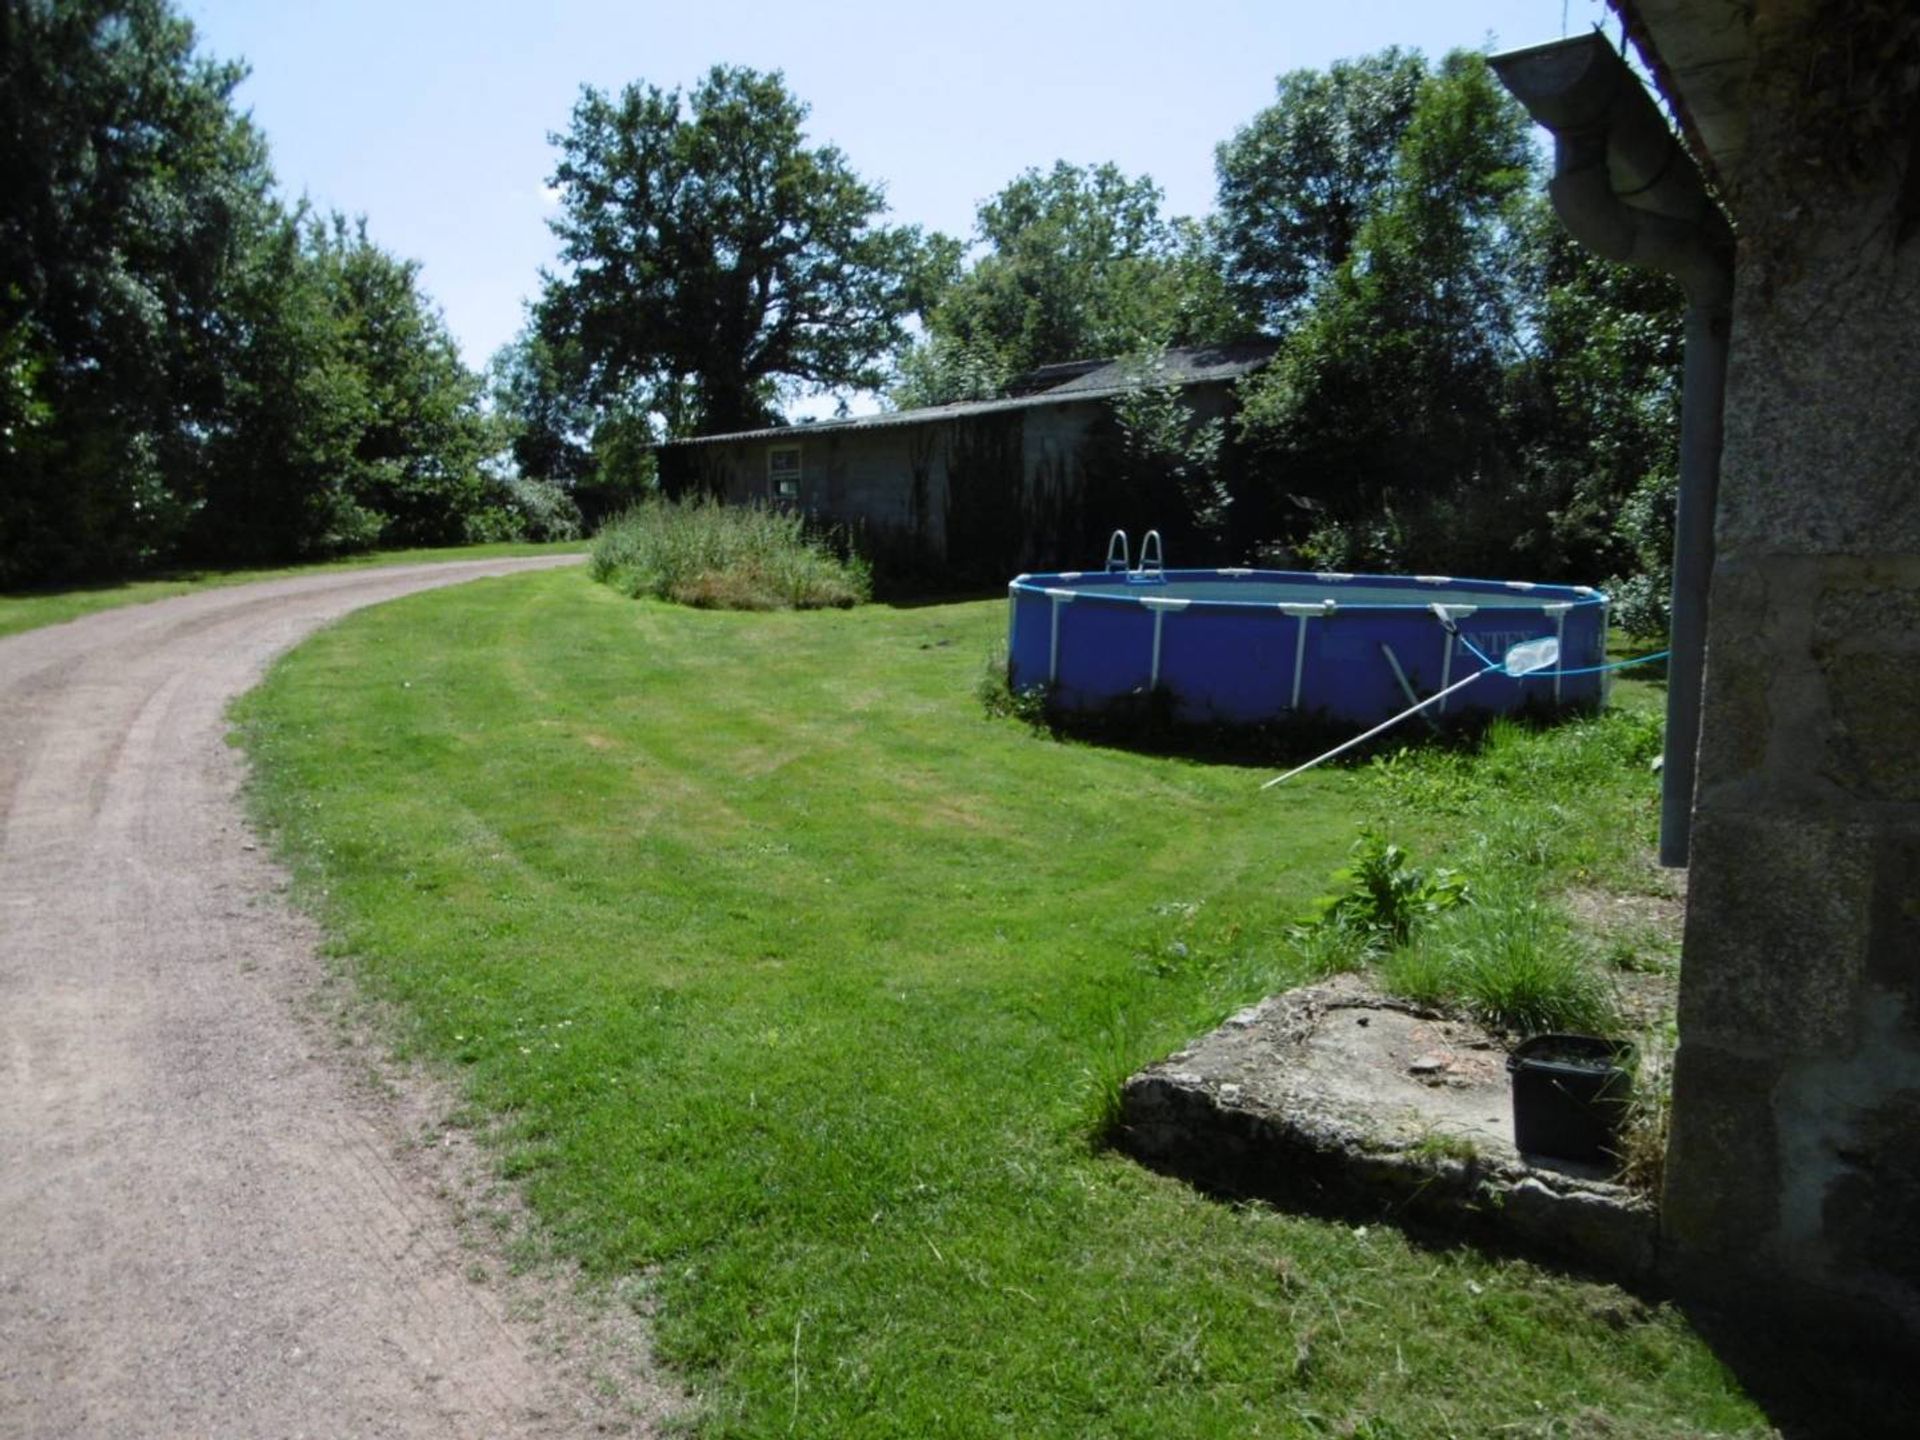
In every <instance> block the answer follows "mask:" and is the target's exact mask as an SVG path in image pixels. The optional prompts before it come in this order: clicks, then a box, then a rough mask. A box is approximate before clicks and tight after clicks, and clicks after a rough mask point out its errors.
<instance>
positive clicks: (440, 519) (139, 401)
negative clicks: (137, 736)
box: [0, 0, 485, 585]
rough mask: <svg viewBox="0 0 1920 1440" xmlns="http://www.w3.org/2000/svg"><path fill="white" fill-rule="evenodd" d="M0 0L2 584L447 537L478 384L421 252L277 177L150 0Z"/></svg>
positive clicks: (470, 498) (213, 74)
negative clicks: (334, 213)
mask: <svg viewBox="0 0 1920 1440" xmlns="http://www.w3.org/2000/svg"><path fill="white" fill-rule="evenodd" d="M0 25H4V45H0V193H4V194H5V195H6V196H7V202H6V203H7V221H6V223H5V224H4V225H0V473H4V475H5V484H4V485H3V486H0V585H20V584H26V583H46V582H49V581H52V580H55V579H60V578H73V577H79V576H93V577H104V576H114V575H122V574H127V573H130V572H133V571H137V570H141V569H150V568H153V567H155V566H159V565H163V564H167V563H172V562H176V561H178V560H181V559H193V560H197V561H202V562H211V563H235V562H261V561H268V560H281V559H291V558H296V557H301V556H312V555H321V554H327V553H332V552H337V551H343V550H351V549H356V548H364V547H366V546H368V545H371V544H374V543H376V542H377V541H379V540H381V539H383V538H384V539H386V540H388V541H408V540H435V541H446V540H454V539H458V538H459V537H460V536H461V535H462V534H463V533H464V532H465V528H466V527H465V521H466V517H467V515H468V513H469V512H470V511H472V510H473V509H475V508H476V507H479V506H481V505H483V504H484V503H485V500H484V486H483V485H482V483H481V481H480V478H479V475H478V472H477V461H478V459H479V456H480V455H481V453H482V452H483V450H484V448H485V446H484V439H483V436H484V427H483V426H482V425H481V422H480V420H479V416H478V413H477V408H476V406H475V403H474V402H475V391H474V384H473V381H472V379H471V377H470V376H468V375H467V374H466V372H465V371H464V370H463V369H462V367H461V366H460V363H459V361H458V359H457V357H456V356H455V354H454V351H453V347H452V344H451V341H450V340H448V338H447V336H446V332H445V328H444V326H443V325H442V324H441V322H440V320H439V318H438V316H437V315H436V314H435V313H434V312H433V311H432V309H431V307H430V306H429V305H428V304H427V302H426V300H425V298H424V297H423V296H421V295H420V294H419V293H418V291H417V289H416V287H415V285H414V273H415V271H414V267H413V266H411V265H410V264H406V263H404V262H401V261H397V260H395V259H393V258H392V257H390V256H388V255H386V254H385V253H384V252H381V251H380V250H379V249H378V248H377V247H375V246H373V245H372V244H371V243H370V242H368V240H367V239H366V236H365V234H364V232H363V231H353V230H350V229H349V228H348V227H347V226H346V225H345V224H344V222H342V221H340V220H339V219H338V218H334V219H332V220H331V221H328V222H318V221H310V220H309V219H308V217H307V216H306V215H305V213H304V210H300V209H295V210H289V209H288V208H287V207H286V206H284V205H283V204H282V203H281V202H280V201H279V200H278V199H277V198H276V197H275V195H274V193H273V177H272V174H271V171H270V170H269V168H268V164H267V154H266V147H265V145H264V143H263V141H262V140H261V138H260V136H259V134H258V133H257V132H256V131H255V130H254V129H253V127H252V125H251V123H250V122H249V121H248V120H247V119H246V117H245V116H243V115H241V114H239V113H238V112H237V111H236V110H235V109H234V108H233V104H232V93H233V89H234V87H235V86H236V85H237V84H238V83H239V81H240V78H241V76H242V75H243V74H244V70H243V69H242V67H240V66H237V65H231V64H220V63H216V62H213V61H210V60H207V59H205V58H204V57H202V56H200V55H199V54H197V53H196V51H195V45H194V34H193V28H192V26H191V25H190V24H188V22H187V21H186V20H184V19H182V18H181V17H180V16H178V15H177V14H175V13H174V11H173V10H172V9H171V7H170V6H169V5H167V4H166V3H164V0H48V3H39V4H9V5H8V6H6V8H5V10H4V16H3V18H0Z"/></svg>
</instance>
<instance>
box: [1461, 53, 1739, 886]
mask: <svg viewBox="0 0 1920 1440" xmlns="http://www.w3.org/2000/svg"><path fill="white" fill-rule="evenodd" d="M1490 63H1491V64H1492V66H1493V68H1494V71H1495V73H1496V74H1498V75H1499V77H1500V80H1501V83H1503V84H1504V85H1505V86H1506V87H1507V89H1508V90H1510V91H1511V92H1512V93H1513V95H1514V98H1515V99H1517V100H1519V101H1520V103H1521V104H1522V105H1524V106H1526V108H1527V111H1528V113H1529V114H1531V115H1532V116H1533V118H1534V120H1536V121H1537V122H1538V123H1539V124H1541V125H1543V126H1545V127H1546V129H1547V130H1548V131H1550V132H1551V133H1552V135H1553V138H1554V174H1553V179H1552V180H1551V181H1549V182H1548V186H1547V192H1548V194H1549V195H1550V196H1551V198H1552V200H1553V207H1554V210H1555V212H1556V213H1558V215H1559V216H1560V220H1561V223H1562V224H1564V225H1565V226H1566V227H1567V231H1568V233H1570V234H1571V235H1572V236H1573V237H1574V239H1576V240H1578V241H1579V242H1580V243H1581V244H1582V245H1584V246H1586V247H1587V248H1588V249H1589V250H1592V251H1593V252H1594V253H1596V254H1598V255H1600V256H1602V257H1604V258H1606V259H1609V260H1614V261H1619V262H1622V263H1625V264H1629V265H1637V266H1641V267H1644V268H1647V269H1652V270H1658V271H1661V272H1664V273H1666V274H1669V275H1672V276H1673V277H1674V278H1676V279H1677V280H1678V281H1679V282H1680V284H1681V287H1682V288H1683V289H1684V291H1685V292H1686V296H1687V317H1686V360H1685V366H1684V372H1683V378H1682V389H1681V401H1680V477H1679V497H1678V500H1677V504H1676V509H1675V515H1674V538H1673V547H1674V555H1673V618H1672V622H1671V637H1670V645H1671V649H1672V658H1671V659H1670V660H1669V662H1668V665H1667V743H1666V762H1665V767H1664V769H1663V771H1662V774H1661V793H1660V863H1661V864H1663V865H1672V866H1679V865H1685V864H1686V863H1687V854H1688V850H1689V840H1690V832H1691V830H1692V823H1693V790H1694V776H1695V772H1696V768H1697V766H1696V761H1697V758H1698V754H1699V746H1700V706H1701V695H1702V691H1703V688H1704V680H1705V675H1706V650H1707V605H1708V590H1709V587H1710V584H1711V580H1712V575H1713V518H1714V507H1715V501H1716V498H1717V494H1718V490H1719V481H1720V448H1721V437H1722V432H1723V419H1722V412H1723V407H1724V402H1725V397H1726V381H1727V341H1728V331H1729V327H1730V323H1731V316H1732V301H1733V234H1732V231H1731V229H1730V228H1729V226H1728V225H1727V221H1726V217H1725V216H1724V215H1723V214H1722V213H1721V212H1720V209H1719V207H1718V206H1717V205H1716V204H1715V203H1714V201H1713V199H1712V197H1711V196H1709V195H1708V194H1707V191H1706V187H1705V185H1704V184H1703V183H1702V182H1701V180H1700V175H1699V171H1698V170H1697V169H1696V168H1695V166H1694V164H1693V161H1692V159H1691V158H1690V157H1689V156H1688V155H1687V154H1686V152H1685V151H1684V150H1682V149H1681V147H1680V143H1679V141H1678V140H1677V139H1676V138H1675V137H1674V135H1673V132H1672V130H1671V129H1670V128H1669V127H1668V125H1667V122H1666V118H1665V117H1664V116H1663V115H1661V113H1660V111H1659V108H1658V107H1657V106H1656V105H1655V104H1654V103H1653V100H1652V98H1651V97H1650V96H1648V94H1647V93H1646V90H1645V89H1644V88H1643V87H1642V86H1641V84H1640V82H1639V80H1638V79H1637V78H1636V77H1635V76H1634V74H1633V72H1632V71H1631V70H1630V69H1628V68H1627V65H1626V62H1625V61H1624V60H1622V59H1621V58H1620V56H1619V55H1617V54H1616V53H1615V52H1614V50H1613V47H1612V46H1611V45H1609V44H1608V43H1607V42H1606V40H1605V39H1604V38H1602V37H1601V36H1599V35H1597V34H1595V35H1583V36H1580V37H1577V38H1575V39H1572V40H1562V41H1556V42H1555V43H1553V44H1550V45H1538V46H1534V47H1532V48H1530V49H1526V50H1515V51H1511V52H1509V53H1508V54H1505V55H1497V56H1494V57H1493V59H1492V60H1491V62H1490Z"/></svg>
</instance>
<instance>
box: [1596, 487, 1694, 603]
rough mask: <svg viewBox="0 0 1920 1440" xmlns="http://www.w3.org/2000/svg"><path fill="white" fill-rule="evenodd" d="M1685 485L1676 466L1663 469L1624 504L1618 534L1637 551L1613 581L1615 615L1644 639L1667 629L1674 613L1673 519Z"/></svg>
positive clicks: (1621, 540)
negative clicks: (1622, 573) (1676, 473)
mask: <svg viewBox="0 0 1920 1440" xmlns="http://www.w3.org/2000/svg"><path fill="white" fill-rule="evenodd" d="M1678 498H1679V485H1678V482H1677V481H1676V480H1675V478H1674V474H1673V472H1672V471H1670V470H1657V471H1655V472H1653V473H1652V474H1650V475H1648V476H1646V477H1645V478H1644V479H1642V480H1641V482H1640V483H1639V484H1638V485H1636V486H1634V488H1633V490H1632V492H1631V493H1629V494H1628V496H1627V498H1626V501H1625V503H1624V504H1622V505H1621V507H1620V517H1619V519H1618V521H1617V522H1616V523H1615V525H1614V536H1615V538H1616V539H1618V540H1619V541H1620V542H1621V543H1622V544H1623V545H1624V546H1626V547H1627V549H1629V550H1630V551H1631V552H1632V555H1633V564H1632V566H1631V567H1630V569H1629V570H1628V572H1627V573H1626V574H1625V575H1617V576H1615V577H1614V578H1613V579H1612V580H1611V581H1610V582H1608V586H1607V589H1608V592H1609V593H1610V594H1611V595H1612V597H1613V617H1614V620H1615V621H1616V622H1617V623H1618V624H1619V626H1620V628H1621V629H1622V630H1625V631H1626V632H1627V634H1629V635H1631V636H1633V637H1634V638H1635V639H1638V640H1657V639H1659V638H1661V637H1663V636H1664V635H1665V634H1666V633H1667V626H1668V625H1669V624H1670V623H1671V621H1672V615H1673V522H1674V507H1675V505H1676V504H1677V503H1678Z"/></svg>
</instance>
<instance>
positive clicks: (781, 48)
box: [180, 0, 1611, 366]
mask: <svg viewBox="0 0 1920 1440" xmlns="http://www.w3.org/2000/svg"><path fill="white" fill-rule="evenodd" d="M180 3H181V5H182V8H183V10H184V12H185V13H186V14H187V15H188V16H189V17H190V18H191V19H192V20H193V22H194V24H195V26H196V28H197V29H198V31H199V33H200V37H201V45H202V48H203V50H205V51H206V52H208V53H211V54H214V55H218V56H221V57H223V58H232V57H240V58H244V59H245V60H246V61H247V62H248V63H249V64H250V65H251V66H252V71H253V73H252V76H251V77H250V78H249V79H248V80H247V81H246V83H245V84H244V85H243V86H242V87H241V90H240V93H239V97H238V98H239V103H240V104H241V106H242V107H243V108H245V109H248V110H250V111H251V112H252V113H253V116H254V118H255V120H256V121H257V122H258V123H259V125H260V126H261V127H262V128H263V129H264V130H265V132H266V134H267V137H268V139H269V141H270V142H271V144H272V147H273V159H274V168H275V170H276V172H277V174H278V175H279V177H280V181H281V184H282V187H283V188H284V190H285V191H286V192H287V193H288V194H289V195H300V194H302V193H304V194H306V195H308V196H309V197H310V198H311V199H312V200H313V201H314V202H315V203H316V204H318V205H321V206H325V207H330V208H335V209H340V210H343V211H346V212H348V213H349V214H361V213H364V214H365V215H366V216H367V219H368V225H369V229H370V231H371V233H372V235H373V237H374V238H375V239H376V240H377V241H378V242H379V243H380V244H381V245H383V246H385V247H386V248H387V249H389V250H391V251H393V252H395V253H397V254H400V255H403V256H406V257H409V258H411V259H414V260H417V261H419V262H420V264H421V267H422V281H423V284H424V285H425V288H426V289H427V291H428V293H429V294H431V295H432V296H433V297H434V299H435V300H436V301H437V302H438V303H439V305H440V306H441V308H442V309H443V311H444V312H445V314H446V318H447V323H448V325H449V327H450V328H451V330H452V331H453V334H454V337H455V338H456V339H457V340H458V341H459V342H460V346H461V349H462V350H463V352H464V353H465V356H466V359H467V361H468V363H469V364H472V365H476V366H477V365H480V364H483V363H484V362H485V361H486V359H487V357H488V356H489V355H491V354H492V353H493V351H494V350H495V349H496V348H497V347H498V346H500V345H501V344H503V343H505V342H506V341H507V340H509V339H510V338H512V336H513V334H514V332H515V331H516V330H517V329H518V328H519V324H520V317H521V307H522V303H523V302H524V300H525V299H526V298H527V297H529V296H530V295H532V294H533V292H534V290H535V288H536V287H537V284H538V272H539V268H540V266H541V265H542V264H545V263H548V262H549V261H550V260H551V258H552V256H553V243H552V237H551V235H550V234H549V232H548V230H547V228H546V223H545V222H546V218H547V216H548V215H549V214H550V213H551V197H550V196H549V195H548V194H546V193H545V181H546V178H547V177H548V175H550V174H551V172H552V168H553V160H554V151H553V148H552V147H551V146H550V145H549V144H548V142H547V135H548V133H549V132H550V131H554V130H560V129H564V128H565V126H566V123H567V116H568V113H569V111H570V109H571V107H572V105H573V102H574V99H575V98H576V96H577V95H578V93H579V90H580V87H581V86H582V85H583V84H585V85H593V86H596V87H599V88H602V89H616V88H618V87H619V86H621V85H623V84H626V83H627V82H629V81H634V80H645V81H647V82H649V83H652V84H657V85H661V86H663V87H669V88H670V87H673V86H686V85H688V84H690V83H691V82H693V81H694V80H696V79H697V78H698V77H699V76H700V75H701V74H703V73H704V72H705V70H706V69H707V67H709V66H710V65H713V64H716V63H723V62H724V63H729V64H740V65H751V66H755V67H757V68H761V69H779V70H783V71H785V72H786V76H787V83H788V86H789V88H790V89H791V90H792V91H793V92H794V93H795V94H796V95H798V96H799V97H800V98H801V99H803V100H804V101H806V102H807V103H808V104H809V105H811V106H812V110H813V114H812V119H811V121H810V124H809V131H810V134H811V136H812V138H813V140H814V141H815V142H826V141H831V142H832V143H834V144H836V145H838V146H840V148H841V149H842V150H844V151H845V152H846V154H847V156H848V159H849V160H850V162H851V163H852V165H853V168H854V169H855V170H856V171H857V172H858V173H859V174H860V175H862V176H863V177H864V178H866V179H868V180H870V181H874V182H877V183H879V184H881V185H883V186H884V187H885V189H886V192H887V197H888V202H889V205H890V207H891V210H892V218H894V219H896V220H899V221H907V222H913V223H918V224H921V225H925V226H928V227H930V228H937V229H943V230H947V231H949V232H951V233H955V234H967V233H968V232H969V231H970V229H971V226H972V222H973V212H974V207H975V206H976V205H977V203H978V202H979V201H981V200H982V199H985V198H986V197H987V196H989V195H991V194H993V193H994V192H995V191H997V190H998V189H999V188H1000V187H1001V186H1003V185H1005V184H1006V183H1007V181H1009V180H1011V179H1012V178H1013V177H1014V176H1015V175H1017V174H1018V173H1019V172H1020V171H1022V170H1024V169H1026V168H1028V167H1030V166H1036V165H1038V166H1048V165H1051V164H1052V163H1053V162H1054V161H1055V160H1057V159H1066V160H1071V161H1074V162H1076V163H1092V162H1098V161H1103V160H1112V161H1114V162H1116V163H1117V164H1119V165H1120V166H1121V168H1122V169H1124V170H1126V171H1127V172H1129V173H1130V174H1139V173H1142V172H1144V173H1146V174H1149V175H1151V176H1152V177H1153V178H1154V179H1155V180H1156V181H1158V182H1159V184H1160V185H1161V186H1162V187H1163V188H1164V189H1165V191H1166V197H1167V199H1166V210H1167V213H1169V214H1199V213H1202V212H1204V211H1206V210H1208V209H1210V208H1211V206H1212V203H1213V148H1214V146H1215V145H1217V144H1218V143H1219V142H1220V141H1222V140H1224V139H1226V138H1227V137H1228V136H1229V135H1231V134H1232V133H1233V131H1234V130H1235V129H1236V128H1237V127H1238V126H1240V125H1242V124H1244V123H1245V122H1246V121H1247V120H1248V119H1249V118H1251V117H1252V115H1253V114H1254V113H1255V112H1256V111H1257V110H1259V109H1260V108H1261V107H1262V106H1264V105H1266V104H1267V103H1268V102H1269V101H1270V100H1271V98H1272V94H1273V82H1274V77H1275V76H1277V75H1279V74H1280V73H1282V72H1283V71H1287V70H1293V69H1299V68H1302V67H1320V66H1324V65H1326V64H1327V63H1328V62H1329V61H1332V60H1335V59H1339V58H1341V57H1344V56H1351V55H1358V54H1365V53H1366V52H1368V51H1372V50H1377V49H1380V48H1381V47H1383V46H1386V45H1394V44H1397V45H1403V46H1410V47H1416V48H1419V49H1422V50H1425V51H1427V52H1428V53H1430V54H1437V53H1439V52H1441V51H1444V50H1447V49H1451V48H1454V47H1456V46H1465V47H1469V48H1475V47H1479V46H1481V45H1483V44H1487V43H1489V42H1491V43H1493V44H1494V45H1495V46H1496V47H1499V48H1505V47H1511V46H1514V45H1525V44H1532V43H1535V42H1538V41H1541V40H1551V39H1554V38H1557V37H1558V36H1559V35H1560V34H1562V33H1563V25H1564V26H1565V27H1566V28H1567V29H1569V30H1573V31H1578V30H1581V29H1585V28H1588V27H1590V26H1592V25H1593V24H1595V23H1597V22H1599V21H1602V20H1604V19H1605V18H1606V11H1605V9H1604V7H1603V5H1602V4H1601V3H1600V0H1328V3H1308V4H1302V3H1295V0H1266V3H1259V0H1160V3H1152V4H1148V3H1136V0H1107V3H1102V4H1082V3H1073V4H1068V3H1048V0H1027V3H1025V4H1016V3H1005V0H976V3H974V4H971V5H968V6H939V7H916V6H912V5H902V4H899V3H897V0H895V3H891V4H885V5H880V4H872V3H867V0H856V3H835V4H832V5H797V4H787V5H779V6H774V5H755V4H731V3H723V0H708V3H699V0H694V3H684V0H683V3H679V4H674V5H660V4H654V3H638V0H627V3H624V4H623V3H618V0H547V3H544V4H537V5H536V4H529V3H527V0H463V3H446V0H384V3H374V0H318V3H313V4H306V5H289V4H287V3H286V0H180ZM1610 28H1611V27H1610Z"/></svg>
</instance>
